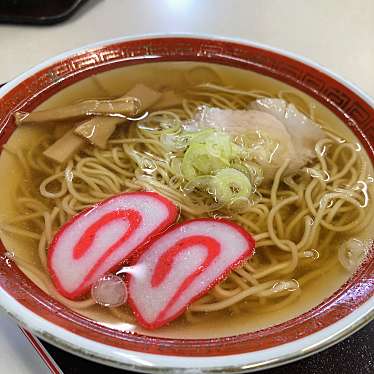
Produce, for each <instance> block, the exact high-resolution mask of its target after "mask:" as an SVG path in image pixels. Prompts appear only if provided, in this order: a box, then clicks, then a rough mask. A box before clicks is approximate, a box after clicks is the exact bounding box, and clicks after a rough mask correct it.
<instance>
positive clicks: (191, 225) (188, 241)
mask: <svg viewBox="0 0 374 374" xmlns="http://www.w3.org/2000/svg"><path fill="white" fill-rule="evenodd" d="M254 247H255V242H254V239H253V238H252V236H251V235H250V234H249V233H248V232H246V231H245V230H244V229H243V228H242V227H240V226H238V225H236V224H234V223H232V222H230V221H226V220H214V219H209V218H206V219H195V220H190V221H186V222H184V223H183V224H181V225H178V226H175V227H173V228H171V229H170V230H168V231H167V232H166V233H164V234H163V235H162V236H161V237H159V238H157V239H155V240H154V241H153V242H151V243H150V244H149V245H148V248H147V249H146V250H145V251H144V252H143V253H142V254H141V255H140V257H139V258H138V260H137V261H136V266H137V267H138V268H139V269H141V270H142V271H141V275H131V274H130V275H129V276H128V292H129V299H128V302H129V304H130V307H131V309H132V310H133V312H134V314H135V316H136V318H137V320H138V321H139V323H140V324H141V325H143V326H144V327H146V328H148V329H155V328H158V327H160V326H163V325H165V324H166V323H168V322H169V321H171V320H173V319H175V318H177V317H178V316H179V315H180V314H182V313H183V312H184V311H185V310H186V308H187V306H188V305H190V304H191V303H192V302H193V301H194V300H196V299H198V298H199V297H201V296H203V295H204V294H205V293H206V292H207V291H208V290H209V289H210V288H212V287H213V286H214V285H215V284H217V283H218V282H219V281H221V280H222V279H223V278H224V277H225V276H227V275H228V273H229V272H230V271H231V270H232V269H233V268H235V267H236V266H238V265H240V263H241V262H242V261H244V260H245V259H247V258H248V257H250V256H251V255H252V254H253V252H254Z"/></svg>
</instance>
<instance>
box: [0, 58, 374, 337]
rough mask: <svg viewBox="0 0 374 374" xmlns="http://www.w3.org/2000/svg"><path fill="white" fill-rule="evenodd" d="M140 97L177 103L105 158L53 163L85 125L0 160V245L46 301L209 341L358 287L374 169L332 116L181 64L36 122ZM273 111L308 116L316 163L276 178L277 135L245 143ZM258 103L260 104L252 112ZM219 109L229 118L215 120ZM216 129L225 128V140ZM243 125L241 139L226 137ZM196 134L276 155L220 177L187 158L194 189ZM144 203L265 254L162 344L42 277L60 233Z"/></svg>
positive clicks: (44, 135)
mask: <svg viewBox="0 0 374 374" xmlns="http://www.w3.org/2000/svg"><path fill="white" fill-rule="evenodd" d="M139 83H142V84H144V85H146V86H147V87H149V88H151V89H152V90H155V91H157V92H169V93H170V92H172V95H171V96H170V97H169V100H170V102H168V103H166V104H165V105H164V106H163V107H161V108H160V107H159V108H157V105H154V106H152V105H151V106H150V107H149V109H148V110H147V112H146V113H145V114H144V115H142V116H140V117H137V118H133V119H132V120H131V121H127V122H125V123H122V124H119V125H117V128H116V130H115V132H114V133H113V134H112V135H111V136H110V138H109V141H108V143H107V144H106V145H105V146H104V147H101V148H100V147H95V146H92V145H89V144H88V143H87V144H86V145H85V146H83V147H82V148H80V149H79V150H78V151H77V153H76V154H75V155H74V156H73V157H72V158H71V159H70V160H66V161H64V162H62V163H61V164H57V163H56V162H53V161H51V160H50V159H48V158H47V157H45V156H44V155H43V152H44V151H45V150H46V149H48V147H50V146H51V144H53V143H54V142H55V141H56V140H57V139H59V138H61V137H62V136H63V135H64V134H66V133H67V132H68V131H70V130H71V128H72V126H74V125H76V124H75V123H71V122H69V121H65V122H64V123H63V124H62V125H61V124H56V123H53V122H49V123H42V124H33V125H30V126H28V125H22V126H20V127H19V128H17V130H16V131H15V132H14V134H13V135H12V137H11V139H10V140H9V142H8V144H7V145H6V147H5V150H4V151H3V152H2V154H1V158H0V178H2V180H3V181H6V183H1V185H0V192H1V196H2V197H3V199H2V201H3V202H2V205H1V211H0V213H1V215H0V222H1V239H2V241H3V242H4V244H5V245H6V248H7V249H8V251H9V254H10V256H12V258H13V259H14V261H15V262H16V263H17V264H18V265H19V266H20V268H21V269H22V270H23V271H24V272H25V273H26V274H27V275H28V276H29V277H30V278H31V279H32V280H33V281H34V282H35V283H36V284H37V285H38V286H39V287H41V288H42V289H43V290H45V291H46V292H47V293H50V294H51V295H52V296H53V297H56V298H58V299H59V300H60V301H61V302H62V303H64V304H66V305H67V306H68V307H70V308H72V309H74V310H76V311H77V312H78V313H80V314H83V315H85V316H87V317H89V318H92V319H94V320H96V321H98V322H99V323H101V324H103V325H106V326H110V327H112V328H115V329H119V330H123V331H136V332H144V333H146V334H148V335H149V334H151V335H154V336H163V337H180V338H181V337H183V338H209V337H220V336H228V335H234V334H238V333H244V332H250V331H256V330H259V329H263V328H266V327H269V326H272V325H274V324H278V323H281V322H284V321H286V320H289V319H291V318H293V317H296V316H297V315H299V314H301V313H304V312H306V311H308V310H310V309H311V308H312V307H314V306H316V305H318V304H319V303H321V302H322V301H323V300H324V299H325V298H327V297H328V296H330V295H331V294H332V293H333V292H335V291H336V290H337V289H338V288H339V287H340V286H341V285H342V284H343V283H344V282H345V281H346V280H347V279H349V277H350V276H351V275H352V274H353V272H354V271H355V270H356V269H357V267H358V266H359V263H360V262H361V261H362V260H363V258H364V257H365V254H366V253H367V251H368V248H369V247H370V246H371V236H370V232H373V231H372V230H373V220H372V219H371V215H370V210H373V209H372V207H371V205H372V200H371V190H372V181H373V179H372V166H371V163H370V161H369V159H368V157H367V155H366V154H365V152H364V150H363V148H362V146H361V144H360V143H359V141H358V140H357V139H356V138H355V137H354V135H353V134H352V132H351V131H350V130H349V129H348V128H347V127H346V126H345V125H344V124H343V123H341V122H340V120H339V119H338V118H337V117H336V116H335V115H334V114H332V113H331V112H330V111H329V110H327V109H326V108H325V107H323V106H322V105H321V104H320V103H318V102H317V101H315V100H313V99H312V98H310V97H308V96H306V95H305V94H303V93H302V92H300V91H297V90H296V89H294V88H292V87H290V86H287V85H286V84H283V83H281V82H278V81H276V80H274V79H271V78H267V77H264V76H261V75H258V74H256V73H253V72H248V71H243V70H240V69H236V68H231V67H226V66H221V65H213V64H197V63H185V62H178V63H171V62H168V63H156V64H146V65H136V66H131V67H126V68H121V69H116V70H113V71H110V72H105V73H101V74H98V75H96V76H94V77H91V78H87V79H85V80H83V81H81V82H79V83H76V84H74V85H72V86H70V87H67V88H65V89H64V90H62V91H61V92H59V93H58V94H56V95H54V96H53V97H51V98H50V99H49V100H47V101H46V102H45V103H43V104H42V105H41V106H40V107H39V108H37V110H43V109H48V108H57V107H62V106H66V105H68V104H72V103H76V102H79V101H82V100H86V99H111V98H117V97H120V96H122V95H124V93H126V92H128V91H129V90H130V89H131V88H132V87H134V85H136V84H139ZM263 98H275V99H280V100H281V101H282V102H283V103H285V105H289V104H293V105H294V107H295V108H296V113H297V116H299V115H302V114H301V113H304V114H305V115H306V116H307V118H309V119H310V120H311V121H312V122H313V123H314V124H318V126H321V128H322V132H323V137H322V138H321V139H320V140H318V141H317V142H315V143H314V144H312V147H311V148H310V149H312V151H313V152H314V153H313V155H312V156H306V154H307V153H308V151H309V150H308V149H306V148H305V149H303V148H300V147H299V148H297V147H295V149H296V153H295V154H294V155H293V158H292V157H291V159H290V158H289V157H288V156H287V157H284V162H280V161H282V160H283V159H282V156H279V157H280V159H279V160H280V161H279V163H278V164H277V162H275V161H274V159H275V160H276V158H275V156H274V157H273V155H274V154H275V155H276V156H277V155H278V154H279V152H288V150H287V146H288V145H287V144H286V143H283V140H284V139H283V140H280V139H279V138H278V140H277V141H275V142H274V141H273V140H274V139H273V138H272V135H271V129H270V130H269V129H268V130H267V131H264V132H262V130H261V129H260V130H258V129H256V130H255V131H253V132H252V133H251V134H250V136H248V134H247V132H246V130H245V129H244V130H243V129H242V123H241V122H240V121H241V120H237V119H235V118H236V117H235V118H234V117H230V116H231V115H233V112H236V111H241V113H242V114H243V113H245V112H244V111H247V110H248V108H250V107H251V110H256V111H257V112H261V110H262V109H261V105H260V104H261V99H263ZM256 100H260V104H254V103H255V102H256ZM278 103H279V102H278ZM253 105H255V106H253ZM211 108H219V109H220V110H222V111H223V112H221V111H216V112H214V113H213V112H210V110H211ZM257 112H256V113H257ZM217 113H218V114H217ZM236 113H237V112H236ZM213 114H214V116H216V115H217V117H214V116H213V117H214V120H213V121H210V122H209V121H208V120H206V118H208V117H209V116H210V115H213ZM242 114H240V115H242ZM221 115H222V116H221ZM243 115H246V114H243ZM258 115H260V114H258ZM204 116H205V117H204ZM220 116H221V117H220ZM225 116H226V117H225ZM227 116H228V117H227ZM265 117H266V116H265ZM227 118H228V119H227ZM243 118H244V117H243ZM261 118H262V117H261ZM266 118H267V117H266ZM297 118H299V117H297ZM300 118H301V117H300ZM220 121H222V122H223V123H225V124H226V125H227V127H226V128H222V129H221V128H219V122H220ZM235 121H236V122H235ZM285 121H287V119H285ZM207 123H208V126H206V127H204V128H203V129H201V128H200V127H199V126H200V125H201V124H203V125H204V126H205V125H206V124H207ZM233 123H234V124H237V127H236V128H235V129H231V127H230V126H232V124H233ZM217 124H218V125H217ZM217 126H218V128H217ZM316 126H317V125H316ZM232 127H235V126H232ZM238 129H239V130H238ZM195 131H202V132H204V131H205V133H204V134H208V135H204V136H208V138H204V139H205V140H204V141H200V143H199V146H200V147H203V145H204V146H206V145H207V144H208V140H206V139H211V138H209V136H211V134H214V136H215V142H216V143H214V147H215V148H214V149H215V150H217V148H219V146H220V145H221V144H222V142H223V141H226V140H227V137H226V136H227V134H229V136H230V141H231V142H232V144H234V145H235V147H236V146H240V147H242V146H243V147H247V145H248V144H249V143H250V144H251V147H252V148H253V144H256V147H257V148H256V149H257V151H258V152H262V153H261V154H263V153H264V152H266V151H269V149H270V151H269V152H270V158H269V159H268V160H265V159H266V157H265V158H264V157H263V158H261V157H260V156H258V154H259V153H257V154H256V155H255V156H253V157H252V156H251V157H249V156H247V158H245V157H244V158H243V157H242V158H241V159H240V162H236V161H233V159H230V160H229V164H228V165H226V166H224V167H223V166H222V167H221V166H219V167H217V166H214V167H215V169H214V170H213V169H209V165H211V164H212V158H209V157H208V158H206V159H204V160H203V164H204V165H202V166H200V167H199V166H198V164H197V161H196V158H195V159H194V158H193V157H192V156H190V164H189V165H188V166H191V165H193V166H194V171H193V175H192V176H191V175H187V172H186V171H185V170H186V168H185V167H186V163H187V161H186V155H187V153H188V152H190V154H192V152H191V151H190V150H191V149H192V147H193V144H192V140H191V139H192V138H191V136H190V135H191V133H195ZM217 134H218V135H217ZM301 135H303V134H301ZM301 135H300V136H301ZM253 136H255V137H256V136H257V138H256V139H255V140H253ZM186 139H187V140H186ZM217 139H218V140H217ZM300 139H301V138H300ZM209 141H210V140H209ZM282 147H283V148H282ZM195 148H196V147H195ZM196 149H198V148H196ZM201 149H202V151H201V153H200V154H198V156H196V157H197V158H199V157H200V158H201V157H205V155H206V149H208V148H204V149H203V148H201ZM282 149H283V151H282ZM257 151H256V152H257ZM277 152H278V153H277ZM288 155H289V154H288ZM191 157H192V158H191ZM194 157H195V156H194ZM277 157H278V156H277ZM297 158H299V159H304V158H305V162H304V163H303V164H302V165H301V167H294V168H292V165H299V164H298V162H299V160H296V159H297ZM214 160H216V159H214ZM264 160H265V161H264ZM196 165H197V166H196ZM207 165H208V166H207ZM215 165H217V164H216V163H215ZM205 167H207V168H208V170H203V169H204V168H205ZM184 168H185V169H184ZM228 169H230V173H232V174H228V178H229V179H230V185H229V187H230V190H229V192H227V190H226V189H225V188H226V187H227V185H226V184H225V183H226V180H227V179H224V178H223V174H222V173H221V174H220V171H221V170H226V171H225V173H227V170H228ZM238 173H240V178H242V175H243V174H244V175H246V176H247V178H248V180H249V181H250V190H248V188H247V187H246V186H247V185H246V184H245V183H247V179H245V182H243V184H241V183H240V182H236V185H235V183H234V186H233V185H232V179H235V178H236V177H237V176H238V175H239V174H238ZM214 178H216V179H214ZM235 180H236V179H235ZM241 180H242V179H241ZM212 183H218V184H215V186H216V188H214V189H212V185H213V184H212ZM243 185H245V186H244V187H243ZM243 189H244V191H245V193H242V191H243ZM138 190H150V191H156V192H158V193H160V194H162V195H163V196H165V197H167V198H169V199H170V200H172V201H173V202H175V204H176V205H177V206H178V207H179V208H180V210H181V214H180V217H179V222H183V221H184V220H186V219H190V218H199V217H213V218H221V217H224V218H227V219H231V220H232V221H234V222H236V223H238V224H239V225H241V226H242V227H244V228H245V229H246V230H247V231H248V232H250V233H251V234H252V235H253V237H254V238H255V240H256V252H255V254H254V255H253V256H252V257H251V258H250V259H248V261H246V262H245V263H244V264H242V265H241V266H240V267H239V268H237V269H235V270H234V271H233V272H231V274H230V275H229V276H228V277H227V278H226V279H225V280H224V281H223V282H222V283H221V284H219V285H217V286H215V287H214V288H213V289H211V290H210V291H209V293H208V294H207V295H205V296H203V297H202V298H201V299H199V300H198V301H196V302H194V303H193V304H192V305H191V306H190V307H189V308H188V309H187V311H186V312H185V313H184V314H183V315H182V316H180V317H179V318H178V319H177V320H175V321H173V322H171V323H170V324H168V325H167V326H164V327H162V328H159V329H156V330H152V331H148V330H144V329H143V328H142V327H141V326H139V325H138V324H137V322H136V319H135V317H134V316H133V314H132V312H131V311H130V310H129V308H128V307H127V306H126V305H124V306H120V307H116V308H106V307H103V306H100V305H97V304H95V303H94V302H93V301H92V299H88V300H83V301H72V300H67V299H65V298H63V297H62V296H61V295H59V294H58V292H57V291H56V290H55V289H54V287H53V284H52V282H51V280H50V277H49V274H48V271H47V269H46V266H45V258H46V254H47V250H48V245H49V243H50V241H51V239H52V238H53V235H54V233H55V232H56V231H57V230H58V229H59V227H61V226H62V224H63V223H65V222H66V221H68V220H69V219H70V218H71V217H72V216H73V215H75V214H76V213H78V212H79V211H81V210H82V209H84V208H87V207H90V206H92V205H93V204H95V203H96V202H98V201H101V200H103V199H105V198H108V197H110V196H112V195H115V194H118V193H119V192H125V191H138ZM213 190H214V191H213ZM223 190H224V193H221V192H220V191H223Z"/></svg>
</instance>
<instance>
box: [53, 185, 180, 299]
mask: <svg viewBox="0 0 374 374" xmlns="http://www.w3.org/2000/svg"><path fill="white" fill-rule="evenodd" d="M177 216H178V209H177V207H176V206H175V205H174V204H173V203H172V202H171V201H169V200H168V199H166V198H164V197H163V196H161V195H159V194H157V193H154V192H132V193H123V194H120V195H117V196H114V197H112V198H110V199H108V200H105V201H103V202H100V203H98V204H97V205H95V206H93V207H92V208H90V209H88V210H85V211H83V212H81V213H79V214H78V215H76V216H74V217H73V218H72V219H71V220H70V221H69V222H67V223H66V224H65V225H64V226H62V228H61V229H60V230H59V231H58V233H57V234H56V236H55V237H54V239H53V241H52V243H51V245H50V247H49V249H48V268H49V271H50V274H51V277H52V280H53V282H54V284H55V286H56V288H57V290H58V291H59V292H60V293H61V294H62V295H63V296H65V297H67V298H69V299H77V298H80V297H82V296H84V295H85V294H86V293H87V291H88V290H89V287H90V286H91V285H92V283H93V282H95V281H96V280H97V279H98V278H100V277H101V276H103V275H104V274H106V273H108V272H109V271H110V270H114V269H115V268H116V267H117V266H119V264H121V263H122V262H124V261H125V260H126V259H128V258H129V257H130V256H132V255H133V254H134V253H135V252H136V251H137V250H138V249H140V247H142V246H143V245H144V244H145V243H146V242H147V241H148V240H149V239H150V238H151V237H152V236H153V235H155V234H157V233H159V232H161V231H163V230H165V229H166V228H167V227H168V226H170V225H171V224H172V223H173V222H174V221H175V219H176V218H177Z"/></svg>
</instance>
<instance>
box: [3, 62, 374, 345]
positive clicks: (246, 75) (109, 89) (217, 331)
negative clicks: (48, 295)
mask: <svg viewBox="0 0 374 374" xmlns="http://www.w3.org/2000/svg"><path fill="white" fill-rule="evenodd" d="M206 66H209V69H213V70H214V71H215V74H211V73H210V72H208V71H207V69H206ZM191 69H193V74H192V75H191V74H190V75H189V78H186V72H187V71H190V70H191ZM207 74H209V77H208V78H207ZM217 76H219V77H220V79H221V81H222V83H223V85H228V86H232V87H235V88H238V89H246V90H253V89H256V90H261V91H266V92H268V93H269V94H271V95H275V94H277V93H278V92H279V91H280V90H287V91H289V92H291V93H292V92H294V93H297V95H298V96H299V97H303V98H304V99H305V100H306V101H308V102H309V103H311V104H312V105H313V106H314V108H315V115H316V118H319V119H321V120H323V122H324V123H326V124H328V127H330V128H331V129H332V130H334V131H335V132H337V133H339V134H340V136H342V137H344V138H346V139H347V140H348V141H350V142H352V143H358V144H359V142H358V140H357V139H356V138H355V136H354V135H353V133H352V132H351V131H350V130H349V129H348V128H347V127H346V126H345V125H344V124H343V123H342V122H341V121H340V120H339V119H338V118H337V117H336V116H335V115H334V114H333V113H332V112H330V111H329V110H328V109H326V108H325V107H324V106H322V105H321V104H320V103H319V102H317V101H315V100H314V99H312V98H310V97H309V96H307V95H305V94H303V93H302V92H300V91H298V90H296V89H294V88H292V87H290V86H288V85H286V84H284V83H281V82H279V81H277V80H274V79H272V78H268V77H265V76H262V75H259V74H257V73H253V72H249V71H244V70H241V69H236V68H231V67H227V66H222V65H213V64H200V63H199V64H197V63H190V62H188V63H187V62H178V63H172V62H168V63H151V64H144V65H135V66H131V67H125V68H120V69H115V70H112V71H109V72H105V73H101V74H98V75H96V76H94V77H90V78H87V79H84V80H83V81H80V82H78V83H76V84H74V85H72V86H70V87H67V88H65V89H64V90H62V91H60V92H59V93H57V94H56V95H54V96H53V97H51V98H50V99H48V100H47V101H46V102H44V103H43V104H42V105H41V106H40V107H39V108H38V109H46V108H52V107H58V106H62V105H66V104H69V103H72V102H75V101H77V100H82V99H86V98H93V97H95V98H98V97H116V96H120V95H122V94H123V93H124V92H126V91H127V90H128V89H129V88H131V87H132V86H133V85H134V84H136V83H139V82H142V83H144V84H146V85H148V86H150V87H153V88H155V89H160V88H165V87H167V88H171V89H174V90H176V91H177V92H183V90H185V89H186V87H189V86H191V85H193V84H196V83H205V82H206V81H213V82H214V80H215V79H216V77H217ZM289 101H291V102H292V101H293V97H292V95H290V100H289ZM295 104H299V103H295ZM43 132H44V131H43V130H42V129H41V128H40V127H33V128H31V127H23V128H18V129H17V130H16V131H15V132H14V134H13V135H12V137H11V138H10V140H9V142H8V144H9V145H11V146H12V147H13V148H16V147H24V146H25V145H26V144H32V143H33V142H36V140H37V139H38V138H39V137H40V136H41V135H42V134H43ZM369 164H370V162H369ZM22 178H23V176H22V173H21V170H20V168H19V167H18V164H17V163H16V161H15V160H14V158H13V157H11V156H10V155H9V154H7V153H6V152H3V153H2V154H1V157H0V179H2V180H6V181H7V183H2V184H0V194H1V196H2V197H3V199H2V205H1V211H0V222H4V221H5V220H6V219H7V218H9V217H12V216H14V214H15V207H14V201H15V200H14V199H15V196H14V189H13V186H15V185H17V184H18V183H19V182H20V181H21V180H22ZM372 228H373V223H371V224H370V225H369V227H368V228H367V229H366V230H365V232H363V233H361V234H360V237H359V238H360V239H361V237H362V239H367V238H368V236H369V233H370V232H372ZM1 239H2V240H3V242H4V244H5V246H6V248H7V249H8V250H9V251H12V252H14V253H15V254H16V256H20V257H22V258H24V259H26V260H28V261H29V262H32V263H33V264H38V263H39V260H38V255H37V248H35V245H33V247H34V248H32V247H31V246H32V244H30V241H28V240H23V239H20V238H17V237H15V236H13V235H9V234H6V233H5V232H1ZM25 273H26V274H27V271H25ZM28 275H29V276H30V274H28ZM351 275H352V274H351V273H349V272H347V271H346V270H344V269H343V268H342V267H341V266H340V265H336V266H335V267H334V268H333V269H332V270H331V271H329V272H328V273H326V274H323V275H322V276H321V277H319V278H318V284H317V281H312V282H310V283H308V284H307V285H306V286H305V288H303V290H302V295H301V297H299V298H298V299H297V300H296V301H295V302H294V303H292V304H291V305H288V306H286V307H285V308H283V309H281V310H278V311H274V312H268V313H256V312H248V313H241V314H238V315H234V314H232V315H230V316H229V317H230V318H227V312H222V313H213V314H211V315H210V316H209V317H208V318H206V319H204V320H203V321H202V322H199V323H195V324H192V323H187V322H186V321H185V320H184V319H183V318H179V319H178V320H176V321H174V322H172V323H171V324H170V325H168V326H165V327H163V328H160V329H158V330H155V331H145V330H144V329H142V328H141V327H139V326H138V325H136V324H133V323H124V322H120V321H119V320H118V319H116V318H115V317H113V315H111V314H110V313H108V311H107V310H106V309H105V308H103V307H99V306H95V307H92V308H90V309H87V310H80V311H78V312H79V313H81V314H83V315H85V316H87V317H89V318H92V319H94V320H96V321H98V322H99V323H101V324H103V325H106V326H110V327H111V328H114V329H118V330H122V331H132V332H134V331H136V332H139V333H146V334H147V335H153V336H160V337H176V338H211V337H222V336H229V335H235V334H240V333H245V332H250V331H256V330H259V329H263V328H266V327H269V326H272V325H275V324H278V323H282V322H284V321H287V320H289V319H291V318H294V317H296V316H298V315H300V314H302V313H304V312H306V311H308V310H310V309H311V308H313V307H315V306H316V305H318V304H319V303H321V302H322V301H323V300H324V299H326V298H327V297H329V296H330V295H331V294H333V293H334V292H335V291H336V290H337V289H338V288H339V287H340V286H341V285H342V284H343V283H344V282H345V281H347V280H348V279H349V277H350V276H351ZM30 278H32V276H30ZM33 281H34V282H35V283H36V284H38V280H37V279H33ZM321 285H323V287H321Z"/></svg>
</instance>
